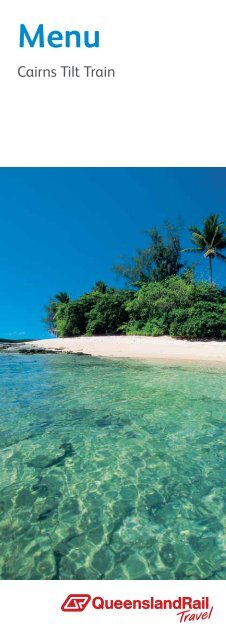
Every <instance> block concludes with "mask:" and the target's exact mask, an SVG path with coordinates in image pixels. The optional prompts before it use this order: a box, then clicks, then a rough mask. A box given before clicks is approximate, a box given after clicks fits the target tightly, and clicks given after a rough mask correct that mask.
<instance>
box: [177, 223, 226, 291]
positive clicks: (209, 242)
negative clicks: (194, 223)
mask: <svg viewBox="0 0 226 640" xmlns="http://www.w3.org/2000/svg"><path fill="white" fill-rule="evenodd" d="M189 231H191V234H192V235H191V238H192V242H193V244H194V247H192V248H191V249H183V251H190V252H198V251H199V252H200V251H202V252H203V253H204V257H205V258H209V268H210V284H211V285H212V284H213V259H214V258H219V260H222V261H223V262H226V256H225V255H224V254H223V253H221V249H226V226H225V221H224V220H222V221H220V220H219V216H218V215H216V214H214V213H211V215H209V216H208V218H205V220H203V229H201V230H200V229H199V228H198V227H189Z"/></svg>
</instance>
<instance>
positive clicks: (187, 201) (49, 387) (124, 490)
mask: <svg viewBox="0 0 226 640" xmlns="http://www.w3.org/2000/svg"><path fill="white" fill-rule="evenodd" d="M0 211H1V230H2V233H1V238H2V242H1V252H0V266H1V285H0V291H1V314H0V435H1V438H0V580H224V579H226V529H225V525H226V508H225V505H226V490H225V477H226V462H225V447H226V429H225V427H226V402H225V401H226V169H224V168H203V169H200V168H128V169H126V168H90V169H87V168H1V169H0Z"/></svg>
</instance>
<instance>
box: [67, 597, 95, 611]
mask: <svg viewBox="0 0 226 640" xmlns="http://www.w3.org/2000/svg"><path fill="white" fill-rule="evenodd" d="M90 600H91V596H89V595H88V594H87V593H86V594H84V593H83V594H81V593H79V594H78V593H70V595H69V596H67V598H66V600H65V601H64V603H63V604H62V607H61V610H62V611H77V612H79V611H84V609H85V608H86V607H87V604H89V602H90Z"/></svg>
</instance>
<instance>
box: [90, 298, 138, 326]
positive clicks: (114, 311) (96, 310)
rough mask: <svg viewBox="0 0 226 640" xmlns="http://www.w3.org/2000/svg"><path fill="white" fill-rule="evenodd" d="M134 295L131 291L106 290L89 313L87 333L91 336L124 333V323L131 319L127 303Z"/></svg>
mask: <svg viewBox="0 0 226 640" xmlns="http://www.w3.org/2000/svg"><path fill="white" fill-rule="evenodd" d="M132 297H133V293H132V292H131V291H125V290H115V289H109V290H108V291H106V293H105V294H104V295H102V296H101V297H100V298H99V300H98V302H97V303H96V304H95V306H93V308H92V309H91V311H90V313H89V320H88V324H87V328H86V334H87V335H88V336H91V335H112V334H117V333H122V332H123V325H124V324H125V323H126V322H128V320H129V314H128V312H127V310H126V304H127V303H128V301H129V300H131V298H132Z"/></svg>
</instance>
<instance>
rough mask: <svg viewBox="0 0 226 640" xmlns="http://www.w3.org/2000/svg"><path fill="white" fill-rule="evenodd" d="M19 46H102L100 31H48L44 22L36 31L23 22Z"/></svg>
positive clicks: (57, 47)
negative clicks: (30, 29) (29, 29)
mask: <svg viewBox="0 0 226 640" xmlns="http://www.w3.org/2000/svg"><path fill="white" fill-rule="evenodd" d="M19 46H20V47H25V46H29V47H35V46H36V47H42V48H43V47H45V46H49V47H54V48H55V49H59V48H60V47H76V48H78V47H88V49H92V48H93V47H99V46H100V32H99V31H94V32H93V33H90V31H77V30H73V31H64V32H62V31H58V29H56V30H54V31H49V32H48V33H46V32H45V27H44V24H39V25H38V27H37V29H36V30H35V31H34V30H33V31H32V32H31V31H30V32H29V31H28V29H27V27H26V26H25V24H21V25H20V38H19Z"/></svg>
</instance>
